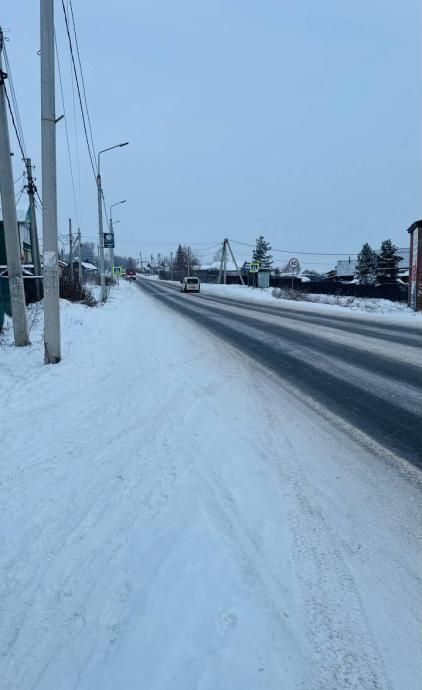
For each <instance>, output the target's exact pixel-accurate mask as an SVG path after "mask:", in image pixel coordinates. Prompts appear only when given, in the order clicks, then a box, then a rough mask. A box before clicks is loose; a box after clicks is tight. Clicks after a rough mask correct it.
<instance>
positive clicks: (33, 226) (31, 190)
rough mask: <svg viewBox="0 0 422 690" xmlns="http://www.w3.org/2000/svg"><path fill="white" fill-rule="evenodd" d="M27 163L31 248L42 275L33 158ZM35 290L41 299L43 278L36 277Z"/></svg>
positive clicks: (36, 272)
mask: <svg viewBox="0 0 422 690" xmlns="http://www.w3.org/2000/svg"><path fill="white" fill-rule="evenodd" d="M25 165H26V179H27V185H26V191H27V192H28V197H29V214H30V236H31V250H32V263H33V264H34V275H36V276H40V275H41V259H40V247H39V244H38V231H37V216H36V213H35V192H36V191H37V188H36V186H35V182H34V178H33V177H32V165H31V159H30V158H26V159H25ZM35 291H36V295H37V300H38V301H39V300H40V299H41V278H35Z"/></svg>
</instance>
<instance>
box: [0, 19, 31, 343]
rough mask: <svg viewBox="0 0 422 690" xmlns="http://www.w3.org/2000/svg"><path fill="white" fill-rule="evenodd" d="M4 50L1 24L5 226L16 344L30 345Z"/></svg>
mask: <svg viewBox="0 0 422 690" xmlns="http://www.w3.org/2000/svg"><path fill="white" fill-rule="evenodd" d="M2 50H3V31H2V30H1V28H0V195H1V205H2V209H3V227H4V238H5V243H6V254H7V272H8V277H9V289H10V302H11V307H12V317H13V334H14V337H15V345H16V346H17V347H22V346H24V345H28V323H27V319H26V306H25V291H24V288H23V276H22V264H21V257H20V247H19V235H18V220H17V217H16V206H15V190H14V187H13V172H12V161H11V157H10V156H11V153H10V140H9V128H8V122H7V113H6V94H5V83H4V82H5V80H6V79H7V74H6V73H5V72H3V69H2V60H1V53H2Z"/></svg>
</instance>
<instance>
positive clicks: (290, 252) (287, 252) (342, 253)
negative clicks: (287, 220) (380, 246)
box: [230, 240, 357, 256]
mask: <svg viewBox="0 0 422 690" xmlns="http://www.w3.org/2000/svg"><path fill="white" fill-rule="evenodd" d="M230 242H232V243H233V244H241V245H243V246H244V247H253V249H255V245H254V244H248V243H247V242H239V241H237V240H230ZM270 251H272V252H281V253H282V254H299V255H302V256H357V254H356V253H354V252H297V251H293V250H291V249H275V248H274V247H271V250H270Z"/></svg>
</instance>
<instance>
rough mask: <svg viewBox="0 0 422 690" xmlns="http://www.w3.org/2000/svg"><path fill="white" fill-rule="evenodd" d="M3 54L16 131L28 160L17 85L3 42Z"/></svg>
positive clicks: (24, 156) (22, 150)
mask: <svg viewBox="0 0 422 690" xmlns="http://www.w3.org/2000/svg"><path fill="white" fill-rule="evenodd" d="M3 54H4V62H5V66H6V70H7V74H8V80H9V84H10V95H11V98H12V103H13V110H14V113H15V117H16V126H15V131H16V135H17V137H18V140H19V145H20V149H21V152H22V153H23V158H24V159H25V160H26V158H27V156H26V146H25V137H24V135H23V129H22V122H21V118H20V113H19V107H18V101H17V98H16V92H15V87H14V84H13V77H12V70H11V67H10V62H9V58H8V55H7V50H6V43H3ZM17 132H19V135H18V134H17Z"/></svg>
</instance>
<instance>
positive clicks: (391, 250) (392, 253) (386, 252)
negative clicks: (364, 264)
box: [377, 240, 402, 284]
mask: <svg viewBox="0 0 422 690" xmlns="http://www.w3.org/2000/svg"><path fill="white" fill-rule="evenodd" d="M397 250H398V247H396V245H395V244H393V242H392V241H391V240H384V242H383V243H382V244H381V251H380V253H379V256H378V265H377V282H378V283H381V284H383V283H396V282H397V278H398V275H399V263H400V261H401V260H402V257H401V256H398V254H397Z"/></svg>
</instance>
